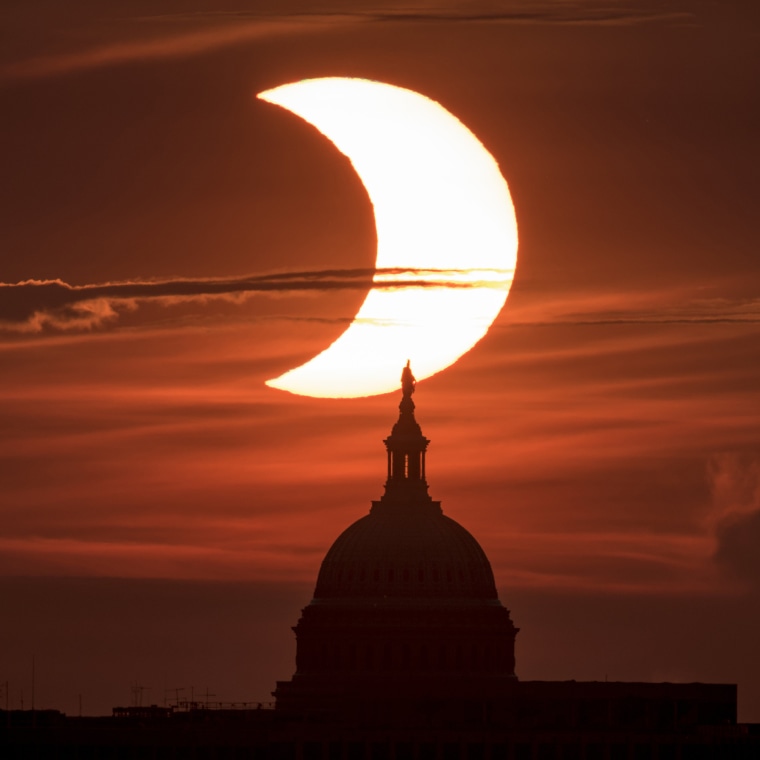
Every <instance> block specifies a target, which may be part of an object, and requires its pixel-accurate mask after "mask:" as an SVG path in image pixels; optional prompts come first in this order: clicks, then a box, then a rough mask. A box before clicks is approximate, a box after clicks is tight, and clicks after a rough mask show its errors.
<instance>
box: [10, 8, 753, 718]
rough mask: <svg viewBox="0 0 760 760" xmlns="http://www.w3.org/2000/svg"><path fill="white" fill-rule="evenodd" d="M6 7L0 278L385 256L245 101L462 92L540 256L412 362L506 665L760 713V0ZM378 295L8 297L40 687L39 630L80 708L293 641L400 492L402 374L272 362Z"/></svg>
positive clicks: (262, 682) (458, 107)
mask: <svg viewBox="0 0 760 760" xmlns="http://www.w3.org/2000/svg"><path fill="white" fill-rule="evenodd" d="M2 13H3V16H2V19H3V21H2V25H3V29H4V32H5V35H4V37H5V40H6V42H5V43H4V44H3V46H2V52H0V100H1V101H2V106H1V107H2V113H3V119H2V123H0V135H2V146H3V147H2V148H1V149H0V155H2V162H3V170H2V173H1V174H0V176H1V177H2V179H0V194H2V199H1V200H2V202H1V203H0V231H2V255H1V256H0V283H4V284H15V283H19V282H23V281H27V280H57V279H60V280H61V281H63V282H64V283H68V284H69V285H70V286H73V287H86V286H101V285H104V284H114V283H124V282H128V283H133V282H144V281H162V282H176V281H183V282H184V281H190V280H197V281H201V282H207V281H209V280H215V281H218V280H224V281H227V282H235V281H240V280H246V278H256V277H266V276H272V275H274V277H275V278H278V277H282V276H290V275H292V274H294V273H304V272H306V273H308V272H323V271H338V272H341V271H344V270H352V271H356V270H360V271H367V270H370V269H371V268H372V265H373V263H374V254H375V239H374V229H373V219H372V209H371V207H370V206H369V202H368V199H367V196H366V194H365V192H364V190H363V188H362V186H361V184H360V183H359V181H358V179H357V177H356V175H355V174H354V172H353V170H352V168H351V166H350V164H348V162H347V161H345V159H344V158H343V157H342V156H341V155H340V154H339V153H337V151H335V149H334V148H333V147H332V146H331V145H330V144H329V143H327V142H326V141H325V140H324V138H322V137H321V136H319V135H317V134H316V133H315V132H314V131H313V130H312V129H311V128H309V127H308V125H306V124H304V123H303V122H301V121H300V120H298V119H297V118H295V117H293V116H292V115H289V114H287V113H285V112H283V111H281V110H280V109H276V108H273V107H272V106H270V105H268V104H265V103H262V102H260V101H257V100H256V99H255V97H254V95H255V93H257V92H261V91H262V90H265V89H267V88H271V87H275V86H277V85H279V84H284V83H286V82H289V81H295V80H297V79H300V78H306V77H317V76H360V77H368V78H372V79H377V80H380V81H386V82H390V83H393V84H397V85H400V86H403V87H408V88H411V89H413V90H416V91H419V92H422V93H424V94H426V95H428V96H430V97H432V98H434V99H436V100H437V101H439V102H440V103H442V104H443V105H444V106H445V107H446V108H448V109H449V110H450V111H451V112H452V113H454V114H455V115H456V116H458V117H459V118H460V119H462V121H463V122H464V123H466V124H467V125H468V126H469V127H470V128H471V129H472V130H473V132H474V133H475V134H476V135H477V136H478V137H479V138H480V139H481V140H482V141H483V143H484V144H485V145H486V147H487V148H488V149H489V150H490V151H491V152H492V153H493V155H494V157H495V158H496V159H497V161H498V162H499V165H500V167H501V169H502V171H503V173H504V175H505V177H506V179H507V181H508V182H509V185H510V190H511V192H512V196H513V200H514V203H515V208H516V213H517V221H518V226H519V232H520V248H519V252H518V265H517V272H516V275H515V281H514V286H513V290H512V292H511V294H510V296H509V299H508V301H507V305H506V307H505V309H504V310H503V311H502V313H501V315H500V316H499V318H498V319H497V321H496V323H495V324H494V326H493V327H492V329H491V331H490V332H489V334H488V335H487V336H486V337H485V338H484V339H483V340H482V341H481V342H480V343H479V344H478V345H477V346H476V347H475V348H474V349H472V351H470V352H469V353H468V354H466V355H465V356H464V357H463V358H462V359H461V360H460V361H459V362H458V363H457V364H456V365H455V366H454V367H452V368H451V369H449V370H447V371H446V372H444V373H441V374H440V375H437V376H435V377H433V378H431V379H429V380H426V381H424V383H421V384H420V390H421V391H423V390H424V403H422V402H420V408H419V418H420V421H421V423H422V424H423V426H424V429H425V432H426V434H427V435H429V437H430V438H431V439H432V440H433V441H434V443H433V445H432V446H431V449H430V452H429V455H428V479H429V481H430V485H431V494H432V496H433V498H435V499H440V500H441V501H442V502H443V504H444V508H445V509H446V512H447V514H450V515H451V516H452V517H453V518H454V519H457V520H458V521H460V522H462V523H463V524H465V525H466V526H467V528H468V529H469V530H470V531H471V532H472V533H473V534H474V535H475V536H476V537H477V538H478V540H479V541H480V542H481V544H482V545H483V548H484V549H485V551H486V553H487V554H488V556H489V557H490V559H491V562H492V565H493V568H494V573H495V576H496V583H497V587H498V589H499V594H500V597H501V598H502V600H503V601H504V603H505V604H506V605H507V606H509V608H510V609H511V610H512V611H513V614H514V616H515V619H516V620H517V621H518V624H519V626H520V627H521V629H522V630H523V632H524V636H525V638H524V643H523V641H521V640H519V639H518V643H517V659H518V663H519V666H518V675H519V676H520V677H521V678H533V679H540V678H547V679H563V678H578V679H599V680H603V679H604V678H605V677H609V678H610V679H611V680H613V679H615V680H672V681H712V682H736V683H738V684H739V707H740V719H743V720H760V663H758V659H757V656H756V641H757V640H758V638H760V616H759V615H758V609H759V606H758V604H757V602H758V594H759V593H760V565H758V559H757V557H758V556H759V555H758V552H757V546H758V542H759V541H760V464H759V463H760V448H759V444H758V429H759V425H758V423H760V416H759V415H758V412H757V410H758V409H759V408H760V404H758V387H760V383H758V380H760V369H759V367H758V358H757V357H758V353H757V342H758V318H759V316H758V315H760V312H759V311H758V292H757V289H758V286H757V283H758V282H760V278H759V277H758V275H759V274H760V273H759V272H758V259H757V242H758V230H757V204H758V199H759V197H760V192H758V191H759V189H760V188H759V185H758V176H760V175H759V173H758V169H759V168H760V167H759V166H758V158H759V155H758V154H759V151H758V147H757V133H758V101H757V84H758V79H759V75H760V61H759V60H758V55H759V54H758V46H757V34H758V31H759V30H760V26H759V25H758V12H757V10H756V9H755V8H754V6H753V4H751V3H740V2H728V3H720V4H719V5H716V4H712V3H707V2H698V1H697V0H689V1H686V0H685V1H684V2H677V1H675V0H674V1H673V2H665V3H663V2H658V3H644V4H642V3H625V2H614V3H611V4H610V3H605V4H601V3H596V2H562V3H539V4H537V3H519V2H504V3H485V2H482V3H478V2H472V3H455V2H450V3H445V2H441V3H438V4H425V5H423V6H421V5H419V4H411V3H408V4H404V3H382V4H377V5H371V4H369V3H364V2H362V3H356V2H352V3H350V4H348V3H343V4H341V3H337V2H336V3H331V4H320V3H301V4H299V3H297V2H286V3H281V2H278V3H276V4H275V3H270V4H267V3H235V4H233V3H221V2H210V1H209V2H201V3H198V2H193V3H183V2H181V1H180V0H177V2H169V1H168V0H166V2H163V1H162V2H160V3H140V2H116V3H109V4H108V7H107V8H103V7H101V4H97V3H93V2H86V1H85V0H77V1H76V2H74V3H68V4H67V6H66V8H65V10H64V9H62V8H61V7H59V5H58V4H55V3H52V2H23V3H22V2H9V3H6V4H5V6H4V9H3V12H2ZM3 295H7V294H3ZM363 297H364V292H363V291H362V290H361V289H353V288H350V289H342V288H340V289H335V290H330V291H329V292H323V291H322V290H320V289H316V290H313V291H311V292H310V293H309V294H306V295H305V294H304V293H292V292H287V293H282V292H278V293H277V294H276V295H273V294H271V293H269V294H268V293H263V294H261V293H257V294H256V295H249V296H247V297H245V298H238V297H235V298H234V299H226V298H214V299H208V298H206V297H205V294H201V296H199V297H198V298H187V299H182V300H180V299H171V298H164V299H162V300H149V301H148V300H144V301H140V302H133V301H129V302H126V301H125V302H124V303H121V302H120V304H119V305H118V306H117V307H114V304H112V303H110V304H105V305H104V304H103V303H102V302H100V305H101V306H104V310H103V311H102V312H97V310H96V311H92V310H91V311H89V312H87V313H83V314H81V315H80V316H81V320H80V322H79V323H77V322H76V320H70V322H71V324H55V323H53V324H51V323H50V322H47V323H46V322H45V321H44V320H42V321H39V322H37V323H35V322H31V323H28V324H27V325H26V327H25V328H24V329H19V320H15V321H13V320H9V319H8V318H7V314H8V313H10V312H6V311H2V312H0V314H1V315H2V319H3V324H2V330H1V331H0V365H1V366H2V372H1V373H0V394H2V398H3V403H2V405H1V406H0V414H2V425H3V430H4V431H5V435H4V436H3V437H2V441H0V487H1V489H2V496H1V497H0V525H1V526H2V527H1V528H0V574H1V575H2V577H1V578H0V589H2V599H3V607H4V609H5V610H6V613H7V618H8V619H9V620H11V621H13V623H12V625H4V626H3V629H2V632H0V651H1V652H2V654H1V655H0V683H4V682H5V681H6V680H7V681H8V682H9V683H10V685H11V700H12V702H13V703H14V704H16V705H17V706H18V704H19V698H20V691H21V689H23V691H24V694H25V701H26V700H28V698H29V688H30V675H31V661H32V656H33V655H34V657H35V660H36V668H37V687H36V700H37V704H38V706H40V707H44V706H50V707H59V708H61V709H63V710H65V711H67V712H72V713H73V712H76V710H77V696H76V695H78V694H83V695H84V709H85V711H87V712H94V713H98V712H100V713H102V712H107V711H108V710H110V707H111V706H113V705H114V704H117V703H124V702H125V701H127V700H128V699H129V684H130V683H133V682H134V681H139V682H141V683H143V684H144V685H146V686H151V697H150V698H151V700H153V701H157V702H159V703H161V702H162V701H163V689H165V688H166V689H172V688H174V687H176V686H184V687H187V688H189V687H190V686H191V685H194V686H195V687H196V688H197V689H198V690H200V691H202V690H204V689H205V688H206V687H207V686H208V687H209V688H210V689H211V690H212V691H215V692H216V693H218V694H220V695H224V696H226V697H228V698H229V699H230V700H233V699H251V700H258V699H267V698H268V695H269V692H270V691H271V690H272V689H273V688H274V683H275V681H276V680H277V679H278V678H282V677H284V676H285V675H286V674H288V673H289V672H291V670H292V659H293V655H294V644H293V641H292V639H291V638H290V635H289V628H290V626H291V625H292V624H293V621H294V619H295V615H296V614H297V611H298V609H300V608H301V607H302V606H303V604H304V603H305V602H306V601H307V600H308V598H309V597H310V594H311V592H312V591H313V580H314V578H315V576H316V571H317V569H318V567H319V563H320V561H321V558H322V557H323V555H324V552H325V551H326V549H327V547H328V546H329V545H330V543H331V541H332V540H333V538H334V537H335V535H336V532H337V530H338V529H340V528H341V527H342V526H344V525H346V524H348V523H349V522H352V521H353V520H355V519H358V517H360V516H361V515H363V514H365V512H366V510H367V509H368V507H369V502H370V501H371V500H372V499H376V498H378V497H379V495H380V491H381V487H382V482H383V478H384V466H385V463H384V452H383V450H382V438H383V436H384V435H385V434H386V432H387V428H388V424H389V422H391V421H392V418H393V403H392V402H391V401H390V397H389V396H385V397H376V398H369V399H356V400H350V401H328V400H315V399H307V398H300V397H296V396H291V395H288V394H285V393H281V392H278V391H275V390H273V389H270V388H267V387H266V386H265V385H264V381H265V380H266V379H268V378H271V377H274V376H276V375H277V374H280V373H282V372H283V371H285V370H287V369H288V368H290V367H293V366H296V365H297V364H298V363H301V362H303V361H305V360H306V359H308V358H309V357H310V356H312V355H314V354H315V353H317V352H318V351H319V350H321V349H322V348H324V347H325V346H326V345H327V344H329V343H330V341H332V340H334V339H335V338H336V337H337V336H338V335H340V334H341V332H342V331H343V330H344V329H345V326H346V324H347V322H348V321H349V320H350V319H351V317H352V315H353V314H355V313H356V311H357V309H358V307H359V305H360V304H361V302H362V299H363ZM9 303H10V301H9V299H8V298H2V297H0V309H4V308H5V307H6V306H7V305H8V304H9ZM106 306H107V307H108V308H105V307H106ZM20 308H21V311H22V312H23V313H24V314H28V311H29V302H28V301H26V300H25V299H23V298H22V299H21V302H20ZM93 308H94V307H93ZM109 309H110V311H109ZM13 313H14V314H15V313H16V312H13ZM93 323H94V326H93ZM22 327H23V325H22ZM36 327H39V330H37V331H35V329H34V328H36ZM411 359H412V363H414V357H411ZM4 616H5V615H4ZM528 632H530V633H528ZM522 635H523V634H521V636H522ZM219 642H224V645H223V646H221V645H220V644H219ZM239 662H245V663H247V664H246V665H245V666H244V668H243V669H242V670H241V668H240V666H239V665H238V664H237V663H239Z"/></svg>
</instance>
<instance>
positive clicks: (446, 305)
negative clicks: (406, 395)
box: [258, 78, 517, 398]
mask: <svg viewBox="0 0 760 760" xmlns="http://www.w3.org/2000/svg"><path fill="white" fill-rule="evenodd" d="M258 97H259V98H261V99H262V100H265V101H268V102H269V103H273V104H275V105H279V106H281V107H282V108H285V109H287V110H288V111H291V112H292V113H294V114H296V115H297V116H300V117H301V118H302V119H304V120H305V121H307V122H309V123H310V124H311V125H313V126H314V127H316V128H317V129H318V130H319V131H320V132H321V133H322V134H324V135H325V136H326V137H327V138H328V139H329V140H330V141H332V142H333V143H334V144H335V146H336V147H337V148H338V150H339V151H341V152H342V153H344V154H345V155H346V156H347V157H348V158H349V160H350V161H351V163H352V164H353V166H354V169H355V170H356V172H357V174H358V175H359V178H360V179H361V181H362V183H363V185H364V187H365V188H366V190H367V193H368V195H369V198H370V200H371V202H372V205H373V208H374V214H375V227H376V230H377V260H376V269H377V271H376V273H375V275H374V278H373V279H374V283H373V288H372V289H371V290H370V291H369V293H368V294H367V297H366V299H365V300H364V303H363V304H362V306H361V308H360V309H359V311H358V313H357V314H356V316H355V317H354V319H353V322H352V323H351V325H350V326H349V327H348V329H347V330H346V331H345V332H344V333H343V334H342V335H341V336H340V337H339V338H338V339H337V340H336V341H335V342H334V343H333V344H332V345H330V346H329V347H328V348H326V349H325V350H324V351H322V353H320V354H318V355H317V356H315V357H314V358H313V359H311V360H310V361H308V362H307V363H306V364H303V365H301V366H299V367H296V368H294V369H291V370H290V371H288V372H285V373H284V374H283V375H281V376H279V377H277V378H275V379H273V380H268V381H267V385H270V386H272V387H274V388H280V389H282V390H286V391H290V392H291V393H296V394H299V395H303V396H316V397H321V398H338V397H343V398H355V397H358V396H374V395H377V394H381V393H388V392H391V391H395V390H397V389H398V384H399V380H398V377H399V374H398V373H399V368H400V367H402V366H403V365H404V364H405V363H406V361H407V359H411V361H412V366H413V367H414V373H415V375H416V376H417V378H418V379H420V380H422V379H424V378H426V377H430V376H431V375H433V374H435V373H437V372H440V371H441V370H443V369H445V368H446V367H449V366H450V365H452V364H453V363H454V362H456V361H457V359H459V358H460V357H461V356H462V355H463V354H464V353H466V352H467V351H469V350H470V349H471V348H472V347H473V346H474V345H475V344H476V343H477V342H478V341H479V340H480V339H481V338H482V337H483V336H484V335H485V334H486V332H487V331H488V328H489V327H490V326H491V324H492V323H493V321H494V320H495V319H496V317H497V315H498V314H499V312H500V311H501V308H502V307H503V306H504V303H505V301H506V298H507V295H508V293H509V288H510V286H511V284H512V277H513V273H514V269H515V263H516V258H517V223H516V220H515V212H514V207H513V205H512V199H511V196H510V194H509V188H508V187H507V183H506V181H505V180H504V177H503V176H502V174H501V172H500V171H499V167H498V165H497V163H496V161H495V160H494V158H493V156H491V154H490V153H489V152H488V151H487V150H486V149H485V148H484V147H483V145H482V143H481V142H480V141H479V140H478V139H477V137H475V135H474V134H473V133H472V132H470V130H469V129H467V127H465V126H464V124H462V122H460V121H459V120H458V119H457V118H456V117H455V116H453V115H452V114H451V113H449V112H448V111H447V110H446V109H445V108H443V106H441V105H439V104H438V103H436V102H435V101H433V100H430V99H429V98H427V97H425V96H424V95H420V94H419V93H416V92H413V91H411V90H407V89H403V88H401V87H396V86H393V85H389V84H384V83H382V82H374V81H369V80H365V79H348V78H324V79H309V80H304V81H301V82H295V83H293V84H286V85H283V86H281V87H277V88H274V89H271V90H267V91H266V92H262V93H260V94H259V95H258ZM383 270H399V271H397V272H392V273H388V272H387V271H383Z"/></svg>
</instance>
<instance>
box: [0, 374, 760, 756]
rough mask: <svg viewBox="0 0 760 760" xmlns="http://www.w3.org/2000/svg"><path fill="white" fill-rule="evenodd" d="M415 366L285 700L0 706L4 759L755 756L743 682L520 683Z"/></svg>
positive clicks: (755, 733) (318, 601) (305, 628)
mask: <svg viewBox="0 0 760 760" xmlns="http://www.w3.org/2000/svg"><path fill="white" fill-rule="evenodd" d="M414 390H415V382H414V377H413V375H412V372H411V369H410V368H409V366H408V364H407V367H406V368H404V371H403V374H402V398H401V403H400V404H399V417H398V420H397V422H396V423H395V424H394V425H393V428H392V430H391V433H390V435H389V436H388V437H387V438H386V439H385V441H384V443H385V447H386V450H387V474H386V482H385V492H384V494H383V495H382V497H381V498H380V499H379V500H378V501H374V502H372V506H371V509H370V511H369V514H367V515H365V516H364V517H362V518H361V519H359V520H358V521H357V522H355V523H354V524H353V525H351V526H349V527H348V528H347V529H346V530H345V531H344V532H343V533H342V534H341V535H340V536H339V537H338V538H337V540H336V541H335V542H334V544H333V545H332V547H331V548H330V549H329V551H328V552H327V555H326V556H325V558H324V560H323V562H322V565H321V568H320V571H319V575H318V578H317V583H316V587H315V590H314V597H313V599H312V600H311V602H310V603H309V604H308V605H307V606H306V607H305V608H304V609H303V611H302V614H301V618H300V619H299V620H298V622H297V624H296V625H295V627H294V629H293V630H294V631H295V634H296V671H295V673H294V674H293V676H292V678H291V679H290V680H288V681H280V682H278V683H277V685H276V689H275V691H274V692H273V695H274V697H275V708H274V709H261V706H259V707H258V709H251V708H248V707H237V708H230V707H229V706H227V707H226V709H222V707H223V706H222V705H217V706H216V707H217V709H211V708H210V707H209V705H208V704H206V705H200V704H197V703H193V704H185V705H177V706H175V708H173V709H168V710H167V709H163V708H159V707H156V706H147V707H137V708H122V707H120V708H115V709H114V714H113V715H112V716H108V717H102V718H69V717H66V716H64V715H62V714H61V713H58V712H55V711H46V712H44V713H37V714H35V715H30V714H29V711H27V712H25V713H22V712H21V711H16V712H14V713H13V714H4V713H2V711H0V757H2V758H10V759H14V760H15V759H18V760H21V759H22V758H23V759H24V760H27V758H47V757H51V758H62V757H65V758H87V759H88V760H101V759H104V758H120V759H123V760H127V759H129V760H131V759H132V758H152V759H154V760H155V759H157V758H176V759H178V758H188V759H195V758H198V759H200V758H209V759H211V758H219V759H221V758H236V759H237V758H239V759H240V760H242V759H243V758H246V759H249V760H692V759H693V760H702V759H704V758H715V759H716V760H723V758H726V759H730V758H747V759H749V758H752V759H753V760H756V759H757V758H760V726H757V725H746V724H745V725H740V724H737V711H736V699H737V694H736V686H735V685H733V684H701V683H692V684H674V683H621V682H578V681H556V682H555V681H521V680H519V679H518V678H517V676H516V673H515V652H514V648H515V636H516V634H517V633H518V630H519V629H518V628H516V627H515V625H514V624H513V622H512V619H511V616H510V613H509V610H507V609H506V608H505V607H504V606H503V605H502V604H501V602H500V601H499V598H498V595H497V592H496V586H495V583H494V577H493V572H492V570H491V566H490V563H489V561H488V558H487V557H486V555H485V553H484V552H483V550H482V548H481V547H480V545H479V544H478V542H477V541H476V540H475V538H474V537H473V536H472V535H471V534H470V533H468V532H467V530H465V529H464V528H463V527H462V526H461V525H459V524H458V523H457V522H455V521H454V520H452V519H450V518H449V517H447V516H446V515H444V513H443V511H442V510H441V505H440V502H437V501H434V500H433V499H432V498H431V497H430V495H429V494H428V484H427V476H426V463H425V455H426V451H427V447H428V444H429V441H428V439H427V438H425V436H424V435H423V434H422V430H421V429H420V426H419V424H418V423H417V420H416V419H415V414H414V410H415V404H414V402H413V400H412V395H413V393H414Z"/></svg>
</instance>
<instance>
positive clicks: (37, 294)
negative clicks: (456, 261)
mask: <svg viewBox="0 0 760 760" xmlns="http://www.w3.org/2000/svg"><path fill="white" fill-rule="evenodd" d="M477 271H478V270H450V269H448V270H446V269H441V270H432V269H425V270H423V269H401V268H390V269H376V270H375V269H342V270H338V269H332V270H324V271H310V272H285V273H280V274H269V275H258V276H251V277H241V278H237V279H213V278H208V279H184V278H182V279H175V280H161V281H156V282H141V281H132V282H118V283H102V284H90V285H70V284H69V283H67V282H64V281H63V280H26V281H23V282H19V283H15V284H11V283H0V329H2V328H4V329H6V330H13V331H20V332H40V331H42V330H43V329H44V328H46V327H50V328H54V329H58V330H71V329H73V330H81V329H90V328H93V327H97V326H100V325H102V324H103V323H105V322H107V321H109V320H113V319H115V318H116V317H117V316H118V311H119V310H120V309H121V310H134V309H135V308H137V306H138V304H139V303H140V302H144V301H148V300H151V301H156V302H158V303H161V304H162V305H165V306H167V305H172V304H176V303H186V302H189V301H195V302H200V303H202V302H204V301H207V300H209V299H224V300H228V301H240V300H242V299H245V298H246V297H248V296H249V295H251V294H254V293H283V292H294V291H332V290H370V289H383V290H396V289H400V288H473V287H477V288H486V287H496V288H503V287H505V283H506V282H508V281H509V280H511V277H512V272H508V271H506V270H505V271H504V272H500V273H499V272H496V271H494V270H489V272H488V273H486V272H483V274H490V275H497V276H498V275H502V279H500V280H489V279H487V278H483V279H480V280H477V281H462V280H460V279H457V276H458V275H463V274H471V273H472V272H476V273H477ZM386 277H387V279H385V278H386Z"/></svg>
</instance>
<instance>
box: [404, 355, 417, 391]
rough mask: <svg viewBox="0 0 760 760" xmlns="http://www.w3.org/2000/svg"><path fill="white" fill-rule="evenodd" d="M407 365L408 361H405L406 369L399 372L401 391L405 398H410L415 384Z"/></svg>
mask: <svg viewBox="0 0 760 760" xmlns="http://www.w3.org/2000/svg"><path fill="white" fill-rule="evenodd" d="M409 364H410V361H409V360H408V359H407V362H406V367H404V369H403V370H402V371H401V391H402V393H403V394H404V397H405V398H410V397H411V395H412V393H414V386H415V385H416V384H417V381H416V380H415V379H414V375H413V374H412V368H411V367H410V366H409Z"/></svg>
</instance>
